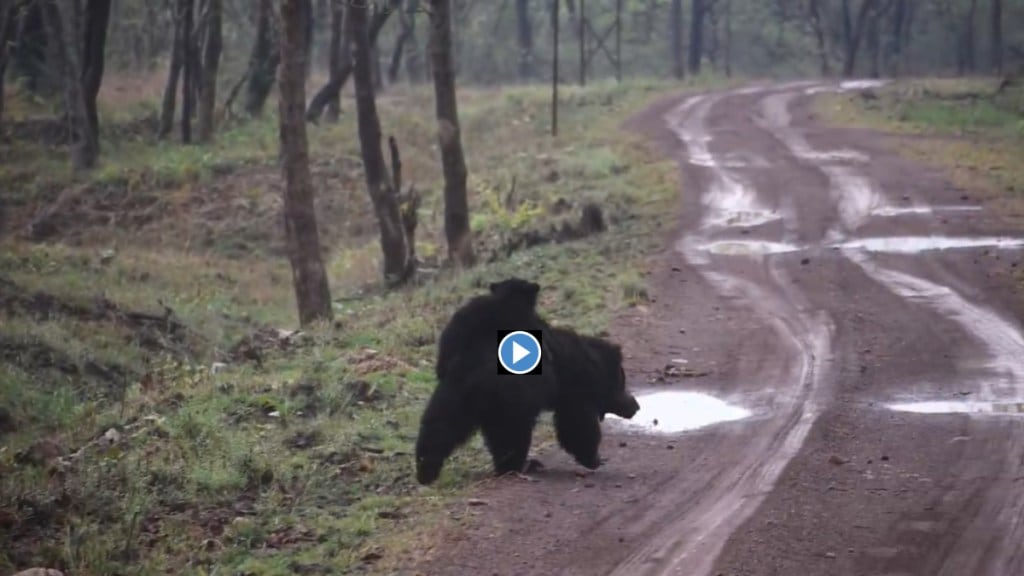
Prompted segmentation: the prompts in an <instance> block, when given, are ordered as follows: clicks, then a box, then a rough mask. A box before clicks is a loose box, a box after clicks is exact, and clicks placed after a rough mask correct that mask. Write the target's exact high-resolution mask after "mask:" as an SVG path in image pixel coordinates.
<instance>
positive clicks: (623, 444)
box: [619, 440, 626, 448]
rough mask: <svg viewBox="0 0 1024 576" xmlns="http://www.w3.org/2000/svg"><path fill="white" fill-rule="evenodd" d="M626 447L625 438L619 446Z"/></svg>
mask: <svg viewBox="0 0 1024 576" xmlns="http://www.w3.org/2000/svg"><path fill="white" fill-rule="evenodd" d="M625 447H626V441H625V440H623V441H622V442H619V448H625Z"/></svg>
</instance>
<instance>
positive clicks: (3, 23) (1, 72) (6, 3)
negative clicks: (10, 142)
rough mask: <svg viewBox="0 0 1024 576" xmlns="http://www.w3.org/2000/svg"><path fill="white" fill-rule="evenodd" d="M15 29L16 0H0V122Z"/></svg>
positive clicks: (2, 117) (2, 115)
mask: <svg viewBox="0 0 1024 576" xmlns="http://www.w3.org/2000/svg"><path fill="white" fill-rule="evenodd" d="M16 29H17V6H16V0H0V124H3V119H4V76H5V75H6V72H7V62H8V60H9V59H10V45H11V43H12V42H13V41H14V32H15V30H16Z"/></svg>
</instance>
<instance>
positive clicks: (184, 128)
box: [181, 0, 196, 144]
mask: <svg viewBox="0 0 1024 576" xmlns="http://www.w3.org/2000/svg"><path fill="white" fill-rule="evenodd" d="M194 21H195V0H181V30H182V35H181V36H182V45H181V46H182V53H181V61H182V64H183V70H182V75H183V76H184V78H183V80H184V81H183V82H182V88H181V141H182V142H184V143H185V144H190V143H191V142H192V110H193V108H192V105H193V104H194V103H195V100H194V98H193V96H192V95H193V91H194V90H195V86H194V84H195V81H196V71H195V43H194V42H193V39H194V37H193V29H194V27H195V26H194Z"/></svg>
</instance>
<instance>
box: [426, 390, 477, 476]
mask: <svg viewBox="0 0 1024 576" xmlns="http://www.w3.org/2000/svg"><path fill="white" fill-rule="evenodd" d="M478 424H479V422H478V421H477V419H476V417H475V413H474V411H473V410H470V409H469V402H467V401H466V399H465V398H464V397H463V395H462V394H461V393H460V391H459V390H457V389H456V388H454V387H452V386H447V385H445V384H443V383H442V384H440V385H439V386H438V387H437V388H436V389H435V390H434V393H433V395H432V396H431V397H430V401H429V402H428V403H427V408H426V410H425V411H424V413H423V417H422V419H421V420H420V431H419V436H418V437H417V438H416V479H417V481H418V482H419V483H420V484H424V485H426V484H431V483H433V482H434V481H435V480H437V477H438V476H439V475H440V474H441V468H442V467H443V466H444V462H445V460H447V459H448V457H449V456H451V454H452V452H454V451H455V449H456V448H458V447H459V446H460V445H462V444H464V443H465V442H466V441H467V440H469V438H470V436H472V435H473V432H475V431H476V428H477V425H478Z"/></svg>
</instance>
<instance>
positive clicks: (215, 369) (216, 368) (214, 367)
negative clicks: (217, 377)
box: [210, 362, 228, 374]
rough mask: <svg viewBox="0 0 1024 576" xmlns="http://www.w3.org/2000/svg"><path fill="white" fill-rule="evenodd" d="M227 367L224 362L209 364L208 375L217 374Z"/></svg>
mask: <svg viewBox="0 0 1024 576" xmlns="http://www.w3.org/2000/svg"><path fill="white" fill-rule="evenodd" d="M227 367H228V365H227V363H225V362H214V363H213V364H210V374H217V373H219V372H221V371H223V370H224V369H225V368H227Z"/></svg>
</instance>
